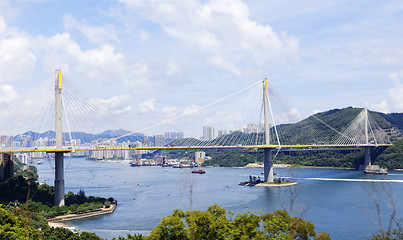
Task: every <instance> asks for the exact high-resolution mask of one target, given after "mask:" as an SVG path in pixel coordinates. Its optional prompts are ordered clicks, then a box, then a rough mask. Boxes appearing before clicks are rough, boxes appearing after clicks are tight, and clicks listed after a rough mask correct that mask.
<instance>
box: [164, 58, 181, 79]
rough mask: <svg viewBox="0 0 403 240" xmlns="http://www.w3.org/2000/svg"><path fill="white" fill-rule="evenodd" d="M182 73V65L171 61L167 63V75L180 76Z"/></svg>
mask: <svg viewBox="0 0 403 240" xmlns="http://www.w3.org/2000/svg"><path fill="white" fill-rule="evenodd" d="M181 73H182V69H181V67H180V66H179V65H178V64H176V63H174V62H169V63H168V64H167V76H168V77H170V76H179V75H180V74H181Z"/></svg>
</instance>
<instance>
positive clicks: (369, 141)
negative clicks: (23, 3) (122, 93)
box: [0, 70, 391, 205]
mask: <svg viewBox="0 0 403 240" xmlns="http://www.w3.org/2000/svg"><path fill="white" fill-rule="evenodd" d="M49 85H50V86H53V87H52V88H50V90H49V91H47V92H46V91H45V92H41V91H42V89H39V90H37V91H34V94H33V95H34V97H33V98H29V97H28V100H30V101H26V102H23V105H24V107H25V109H26V110H21V111H20V110H19V108H17V107H14V106H11V107H10V108H8V111H7V110H5V111H4V113H3V118H8V119H10V118H11V119H12V121H11V123H7V121H2V122H3V123H6V124H3V126H1V128H0V135H1V139H0V144H1V145H0V152H1V153H52V154H53V153H54V155H55V189H56V194H55V204H56V205H63V204H64V154H66V153H70V154H71V153H76V152H98V151H108V152H111V151H113V152H115V153H118V152H128V151H151V150H163V149H169V150H173V149H178V150H179V149H219V148H226V149H231V148H258V149H263V150H264V165H265V168H264V174H265V180H266V181H273V168H272V165H273V159H272V151H273V150H281V149H307V148H315V149H317V148H337V147H355V148H356V147H363V148H365V165H370V164H371V159H370V151H371V148H374V147H379V146H390V145H391V142H390V141H389V138H388V134H387V132H386V131H385V129H384V128H382V127H380V126H379V124H378V123H377V121H376V120H375V118H374V117H372V115H371V113H370V112H369V111H368V110H367V109H362V110H361V111H360V112H359V113H358V114H357V115H356V117H355V118H354V119H351V121H349V122H346V119H333V120H332V125H333V126H332V125H330V124H329V123H328V122H327V121H325V120H323V119H325V118H321V115H320V114H315V115H313V116H311V117H309V118H307V119H304V120H302V121H299V122H298V123H296V124H280V125H276V120H277V119H276V117H275V114H274V112H275V111H274V110H273V108H275V107H273V105H274V104H273V103H272V102H271V101H272V96H271V95H272V94H271V92H270V91H269V83H268V80H267V79H263V81H262V82H260V81H259V82H256V83H254V84H252V85H250V86H247V87H245V88H244V89H242V90H240V91H238V92H235V93H231V94H230V95H228V96H226V97H223V98H221V99H218V100H216V101H213V102H211V103H208V104H206V105H204V106H193V107H192V109H188V110H187V111H183V112H181V113H178V114H176V115H172V116H169V117H168V118H167V119H165V120H163V121H160V122H155V123H151V121H149V125H148V126H147V125H144V126H142V127H137V126H134V127H133V126H130V124H128V125H126V123H124V122H122V121H121V119H120V118H119V117H118V118H117V117H116V115H117V114H116V112H115V113H113V112H112V113H111V111H110V110H109V109H108V107H107V106H105V102H102V101H101V100H97V99H95V98H90V97H87V95H86V94H85V93H84V92H82V91H81V90H80V89H79V88H78V87H76V86H75V85H74V83H73V82H72V81H68V80H67V81H63V77H62V72H61V71H60V70H57V71H56V72H55V78H54V82H53V84H48V86H49ZM48 86H45V88H47V89H48ZM242 94H243V95H242ZM238 95H241V97H238V98H235V97H236V96H238ZM35 97H39V99H37V100H31V99H35ZM232 98H235V99H236V100H232ZM225 102H229V103H231V104H228V105H225V108H226V109H229V110H230V111H229V112H227V113H223V112H222V110H221V109H218V110H216V111H215V112H214V115H215V116H217V118H216V120H215V121H216V122H214V121H213V122H212V123H211V121H210V124H211V125H213V124H219V123H220V122H225V123H226V126H220V127H221V128H223V129H224V130H221V131H220V134H219V136H217V137H215V136H214V131H211V130H212V127H211V126H204V125H207V124H206V122H202V121H199V120H200V119H201V118H202V117H201V115H200V113H204V114H205V113H207V111H206V109H208V108H210V107H213V106H214V105H219V104H223V103H225ZM10 109H11V110H10ZM245 109H246V110H245ZM13 113H14V115H13ZM15 113H18V114H17V115H16V114H15ZM18 115H19V116H18ZM212 115H213V114H211V113H210V114H209V116H212ZM339 120H340V121H339ZM207 122H208V121H207ZM334 122H336V123H337V124H336V125H337V126H335V124H334ZM117 123H119V124H117ZM175 124H176V126H177V127H184V126H190V127H191V128H198V129H202V126H204V128H203V136H202V137H201V138H197V137H191V136H186V137H182V138H179V139H176V140H174V141H171V142H170V143H168V144H165V141H162V142H161V141H160V142H159V143H158V144H157V137H156V136H155V137H154V141H153V142H152V141H149V139H148V138H147V137H145V136H143V135H142V134H141V132H146V131H149V130H152V129H153V128H164V127H172V125H175ZM197 124H201V125H199V126H197ZM34 125H36V126H37V127H36V128H33V126H34ZM115 126H121V128H126V129H127V128H128V129H135V130H134V131H132V132H129V131H121V133H120V134H117V133H115V134H113V135H107V134H104V137H103V138H101V139H96V138H95V137H94V136H93V135H88V134H85V132H86V131H98V132H99V131H102V130H104V131H105V130H107V129H114V127H115ZM128 126H129V127H128ZM136 127H137V128H136ZM30 128H33V129H30ZM34 129H35V132H34V131H32V130H34ZM13 132H14V133H13ZM21 132H23V133H21ZM41 132H42V133H41ZM39 133H41V134H39Z"/></svg>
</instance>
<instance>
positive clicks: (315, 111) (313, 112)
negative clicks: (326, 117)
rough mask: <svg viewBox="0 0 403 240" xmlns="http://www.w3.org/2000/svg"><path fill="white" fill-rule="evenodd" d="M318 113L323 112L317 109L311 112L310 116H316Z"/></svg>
mask: <svg viewBox="0 0 403 240" xmlns="http://www.w3.org/2000/svg"><path fill="white" fill-rule="evenodd" d="M320 112H323V111H322V110H319V109H315V110H313V111H312V114H317V113H320Z"/></svg>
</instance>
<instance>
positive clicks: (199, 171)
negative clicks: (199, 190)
mask: <svg viewBox="0 0 403 240" xmlns="http://www.w3.org/2000/svg"><path fill="white" fill-rule="evenodd" d="M192 173H198V174H205V173H206V171H204V170H202V169H199V170H193V171H192Z"/></svg>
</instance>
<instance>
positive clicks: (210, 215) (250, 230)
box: [129, 205, 330, 240]
mask: <svg viewBox="0 0 403 240" xmlns="http://www.w3.org/2000/svg"><path fill="white" fill-rule="evenodd" d="M228 215H229V218H228ZM232 218H233V219H232ZM261 223H263V226H264V228H263V229H264V231H261V230H260V224H261ZM314 228H315V226H314V225H313V224H312V223H311V222H309V221H305V220H303V219H302V218H297V217H290V216H289V215H288V213H287V212H286V211H285V210H278V211H276V212H274V213H268V214H265V215H259V214H256V213H243V214H238V215H236V216H235V217H234V216H233V215H232V214H228V212H227V211H226V210H225V209H223V208H221V207H219V206H218V205H213V206H210V207H209V208H208V209H207V211H205V212H203V211H187V212H183V211H181V210H175V211H174V213H173V214H172V215H170V216H167V217H164V218H163V219H162V221H161V223H160V224H158V225H157V226H156V227H155V228H154V229H153V230H152V231H151V233H150V236H149V238H148V239H167V240H168V239H245V240H246V239H302V240H305V239H321V240H325V239H330V237H329V235H328V234H327V233H321V234H319V235H317V234H316V232H315V230H314ZM129 239H130V238H129Z"/></svg>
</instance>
